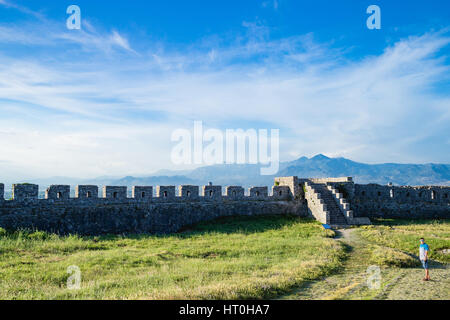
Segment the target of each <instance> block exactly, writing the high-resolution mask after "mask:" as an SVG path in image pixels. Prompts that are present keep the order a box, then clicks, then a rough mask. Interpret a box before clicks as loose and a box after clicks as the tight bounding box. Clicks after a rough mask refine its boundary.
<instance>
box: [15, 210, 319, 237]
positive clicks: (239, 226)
mask: <svg viewBox="0 0 450 320" xmlns="http://www.w3.org/2000/svg"><path fill="white" fill-rule="evenodd" d="M298 222H302V224H304V225H305V226H307V227H310V228H314V227H315V226H317V225H318V224H317V222H316V221H315V220H313V219H307V218H300V217H298V216H279V215H264V216H229V217H221V218H217V219H214V220H211V221H208V222H201V223H198V224H195V225H190V226H185V227H183V228H182V229H181V230H180V231H179V232H177V233H171V234H119V235H115V234H105V235H99V236H78V235H72V236H70V235H67V236H66V235H61V236H60V237H61V238H68V237H73V236H75V237H77V238H79V239H81V240H83V241H93V242H94V243H98V242H109V241H116V240H126V239H130V240H145V239H170V238H172V239H173V238H179V239H186V238H190V237H196V236H201V235H206V234H214V233H216V234H253V233H262V232H266V231H269V230H279V229H282V228H284V227H287V226H291V225H292V224H294V223H298ZM36 235H39V238H40V240H45V239H50V238H52V237H54V236H58V235H56V234H51V233H46V232H42V231H36V230H35V231H30V230H19V231H15V232H8V235H7V237H10V238H16V237H18V236H19V237H24V238H28V239H36Z"/></svg>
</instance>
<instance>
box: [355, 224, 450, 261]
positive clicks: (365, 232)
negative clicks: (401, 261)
mask: <svg viewBox="0 0 450 320" xmlns="http://www.w3.org/2000/svg"><path fill="white" fill-rule="evenodd" d="M360 235H361V236H362V237H364V238H365V239H367V240H368V241H370V242H372V243H374V244H377V245H381V246H385V247H389V248H392V249H397V250H401V251H404V252H407V253H410V254H413V255H416V256H417V255H418V254H419V244H420V243H419V239H420V238H421V237H424V238H425V241H426V243H427V244H428V245H429V246H430V250H431V255H430V259H431V260H436V261H439V262H441V263H449V262H450V256H449V255H448V254H445V253H444V250H445V249H450V221H448V220H415V221H412V220H387V219H384V220H378V221H375V224H374V225H373V226H367V227H363V228H361V231H360Z"/></svg>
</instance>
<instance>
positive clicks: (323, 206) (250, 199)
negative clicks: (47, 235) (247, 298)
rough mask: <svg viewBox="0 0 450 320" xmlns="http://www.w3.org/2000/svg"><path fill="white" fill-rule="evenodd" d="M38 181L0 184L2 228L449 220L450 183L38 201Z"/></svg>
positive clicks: (84, 231)
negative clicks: (256, 219)
mask: <svg viewBox="0 0 450 320" xmlns="http://www.w3.org/2000/svg"><path fill="white" fill-rule="evenodd" d="M38 189H39V187H38V186H37V185H31V184H17V185H13V200H7V201H6V200H5V199H4V185H3V184H0V227H2V228H5V229H11V230H17V229H37V230H44V231H49V232H56V233H60V234H81V235H97V234H107V233H114V234H121V233H172V232H177V231H179V230H180V229H181V228H183V227H185V226H187V225H192V224H195V223H198V222H201V221H208V220H212V219H215V218H218V217H224V216H237V215H268V214H271V215H297V216H302V217H314V218H316V219H317V220H318V221H321V222H322V223H327V224H331V225H332V226H334V227H342V226H346V225H352V224H368V223H370V220H368V218H375V217H385V218H450V199H449V197H450V188H449V187H394V186H381V185H374V184H371V185H359V184H355V183H354V182H353V180H352V178H329V179H299V178H298V177H283V178H276V179H275V186H274V187H273V188H272V192H271V194H270V195H269V192H268V188H267V187H254V188H250V190H249V195H248V196H246V195H245V192H244V188H242V187H239V186H230V187H227V188H226V192H225V195H222V187H221V186H212V185H210V186H204V187H202V188H201V193H200V187H198V186H180V188H179V189H178V193H177V194H176V188H175V186H157V187H156V189H155V190H156V197H154V196H153V187H152V186H136V187H133V189H132V198H128V197H127V188H126V187H113V186H105V187H103V189H102V197H100V198H99V196H98V193H99V188H98V187H97V186H76V188H75V198H70V186H62V185H53V186H50V187H49V188H48V189H47V191H46V199H38Z"/></svg>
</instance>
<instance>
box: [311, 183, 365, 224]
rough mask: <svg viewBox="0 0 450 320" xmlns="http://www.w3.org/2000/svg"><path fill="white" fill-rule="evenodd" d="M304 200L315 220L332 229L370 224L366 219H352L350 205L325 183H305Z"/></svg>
mask: <svg viewBox="0 0 450 320" xmlns="http://www.w3.org/2000/svg"><path fill="white" fill-rule="evenodd" d="M305 198H306V200H307V201H308V208H309V210H310V211H311V214H312V215H313V216H314V217H315V218H316V220H318V221H320V222H322V223H325V224H328V225H330V226H331V228H333V229H338V228H346V227H349V226H351V225H369V224H371V222H370V220H369V219H368V218H354V217H353V211H352V210H350V204H349V203H348V202H347V200H346V199H344V196H343V195H342V194H341V193H339V192H338V191H337V190H336V189H335V188H334V187H333V186H331V185H327V184H326V183H314V182H312V181H307V182H305Z"/></svg>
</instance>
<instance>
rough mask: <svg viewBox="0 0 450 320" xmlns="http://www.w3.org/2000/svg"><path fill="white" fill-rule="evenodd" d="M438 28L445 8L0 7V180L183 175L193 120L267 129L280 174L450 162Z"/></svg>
mask: <svg viewBox="0 0 450 320" xmlns="http://www.w3.org/2000/svg"><path fill="white" fill-rule="evenodd" d="M71 4H76V5H78V6H79V7H80V8H81V14H82V30H67V28H66V19H67V18H68V15H67V14H66V8H67V7H68V6H69V5H71ZM371 4H376V5H378V6H379V7H380V8H381V14H382V28H381V30H369V29H367V27H366V19H367V18H368V16H369V15H368V14H367V13H366V9H367V7H368V6H369V5H371ZM449 22H450V3H449V2H448V1H427V2H424V1H400V0H399V1H356V0H353V1H349V0H347V1H345V0H344V1H293V0H276V1H274V0H260V1H257V0H252V1H93V0H91V1H74V2H66V1H32V0H29V1H20V2H19V1H15V0H0V114H1V116H0V148H1V150H2V152H1V153H0V173H1V175H2V176H4V177H6V178H8V179H9V178H13V177H23V178H27V177H44V176H55V175H60V176H79V177H92V176H100V175H116V176H120V175H128V174H148V173H151V172H153V171H156V170H158V169H162V168H169V169H184V167H177V166H174V165H173V164H171V162H170V151H171V148H172V147H173V144H171V142H170V137H171V133H172V132H173V131H174V130H176V129H178V128H186V129H190V128H192V126H193V121H194V120H202V121H203V122H204V125H205V126H207V127H211V128H218V129H221V130H225V129H237V128H243V129H248V128H255V129H258V128H264V129H271V128H278V129H280V138H281V150H280V152H281V159H282V160H291V159H294V158H296V157H300V156H303V155H306V156H312V155H315V154H317V153H324V154H326V155H329V156H343V157H348V158H351V159H353V160H356V161H363V162H369V163H376V162H402V163H413V162H414V163H427V162H441V163H449V162H450V152H449V150H450V148H449V147H450V138H449V137H450V135H449V131H450V130H449V129H450V128H449V123H450V122H449V120H450V98H449V92H450V90H449V88H450V85H449V76H448V75H449V62H450V61H449V53H450V46H449V42H450V37H449Z"/></svg>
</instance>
